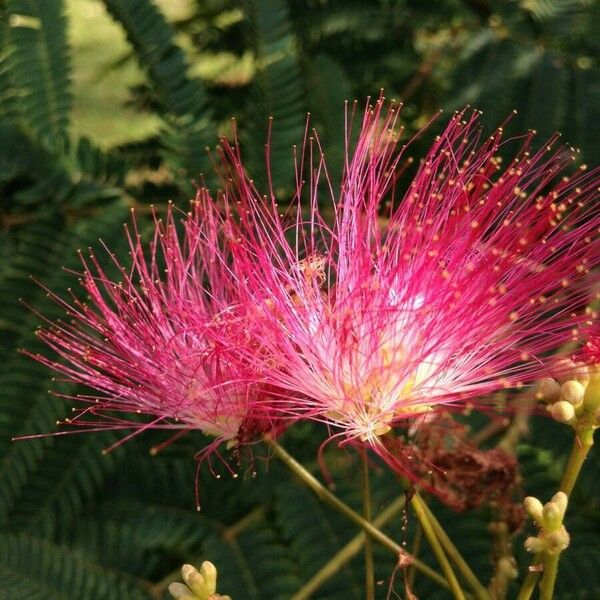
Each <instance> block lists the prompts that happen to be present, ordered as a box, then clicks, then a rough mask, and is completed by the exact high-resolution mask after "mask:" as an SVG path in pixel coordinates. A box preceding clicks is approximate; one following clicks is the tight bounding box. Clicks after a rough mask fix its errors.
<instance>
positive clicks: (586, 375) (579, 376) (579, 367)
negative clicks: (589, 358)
mask: <svg viewBox="0 0 600 600" xmlns="http://www.w3.org/2000/svg"><path fill="white" fill-rule="evenodd" d="M573 378H574V379H576V380H577V381H578V382H579V383H581V385H583V387H587V384H588V383H589V382H590V368H589V367H588V366H587V365H586V364H585V363H582V362H577V363H575V372H574V373H573Z"/></svg>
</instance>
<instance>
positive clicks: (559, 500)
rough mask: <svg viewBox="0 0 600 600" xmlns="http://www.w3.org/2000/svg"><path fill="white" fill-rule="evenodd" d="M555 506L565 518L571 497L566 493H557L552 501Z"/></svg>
mask: <svg viewBox="0 0 600 600" xmlns="http://www.w3.org/2000/svg"><path fill="white" fill-rule="evenodd" d="M551 502H553V503H554V504H556V505H557V506H558V507H559V508H560V511H561V513H562V516H563V517H564V516H565V513H566V512H567V505H568V504H569V497H568V496H567V495H566V494H565V493H564V492H556V494H554V496H552V500H551Z"/></svg>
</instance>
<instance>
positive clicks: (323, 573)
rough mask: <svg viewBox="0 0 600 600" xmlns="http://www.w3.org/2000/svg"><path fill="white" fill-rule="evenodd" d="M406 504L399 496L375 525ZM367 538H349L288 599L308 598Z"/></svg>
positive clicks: (348, 559)
mask: <svg viewBox="0 0 600 600" xmlns="http://www.w3.org/2000/svg"><path fill="white" fill-rule="evenodd" d="M405 506H406V497H405V496H400V497H399V498H397V499H396V500H394V502H392V503H391V504H390V505H389V506H388V507H387V508H386V509H385V510H384V511H382V512H381V514H379V515H378V516H377V517H375V519H374V520H373V525H374V526H375V527H383V526H384V525H385V524H386V523H388V522H389V521H390V520H391V519H392V518H393V517H395V516H396V515H397V514H398V513H399V512H400V511H401V510H402V509H403V508H404V507H405ZM367 539H369V538H368V537H367V536H366V535H365V534H364V533H359V534H358V535H357V536H355V537H354V538H353V539H352V540H350V541H349V542H348V543H347V544H346V545H345V546H344V547H343V548H342V549H341V550H340V551H339V552H338V553H337V554H336V555H335V556H333V557H332V558H331V559H330V560H329V561H328V562H327V563H326V564H325V565H323V567H322V568H321V569H319V571H318V572H317V573H315V574H314V575H313V576H312V577H311V578H310V579H309V580H308V581H307V582H306V583H305V584H304V585H303V586H302V587H301V588H300V589H299V590H298V591H297V592H296V593H295V594H294V595H293V596H292V597H291V599H290V600H308V598H310V597H311V596H312V595H313V594H314V593H315V592H316V591H317V590H318V589H319V588H320V587H321V586H322V585H323V584H324V583H325V582H326V581H327V580H328V579H330V578H331V577H333V576H334V575H335V574H336V573H338V572H339V570H340V569H341V568H342V567H343V566H344V565H345V564H346V563H348V562H349V561H350V560H351V559H352V558H353V557H354V556H356V554H358V553H359V552H360V549H361V548H362V546H363V544H364V543H365V541H366V540H367Z"/></svg>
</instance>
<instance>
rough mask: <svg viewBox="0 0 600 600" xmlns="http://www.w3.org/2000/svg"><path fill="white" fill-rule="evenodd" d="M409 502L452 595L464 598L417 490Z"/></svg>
mask: <svg viewBox="0 0 600 600" xmlns="http://www.w3.org/2000/svg"><path fill="white" fill-rule="evenodd" d="M410 503H411V506H412V508H413V510H414V511H415V515H416V517H417V519H418V520H419V523H420V524H421V527H422V528H423V533H424V534H425V537H426V538H427V541H428V542H429V545H430V546H431V549H432V550H433V553H434V554H435V557H436V559H437V561H438V563H439V565H440V568H441V569H442V572H443V574H444V577H445V578H446V581H447V582H448V585H449V586H450V591H451V592H452V595H453V596H454V598H455V599H456V600H465V595H464V593H463V591H462V589H461V587H460V583H459V582H458V579H457V578H456V575H455V574H454V571H453V569H452V565H451V564H450V561H449V560H448V557H447V556H446V553H445V552H444V548H443V547H442V544H441V543H440V540H439V538H438V536H437V534H436V531H435V528H434V526H433V523H432V522H431V520H430V518H429V512H428V510H427V507H426V506H425V502H424V501H423V498H421V496H420V495H419V494H418V492H415V493H414V495H413V496H412V498H411V500H410Z"/></svg>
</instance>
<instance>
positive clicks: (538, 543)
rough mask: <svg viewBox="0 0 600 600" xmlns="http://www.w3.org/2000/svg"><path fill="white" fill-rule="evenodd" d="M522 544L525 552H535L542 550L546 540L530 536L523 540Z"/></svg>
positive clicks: (544, 547)
mask: <svg viewBox="0 0 600 600" xmlns="http://www.w3.org/2000/svg"><path fill="white" fill-rule="evenodd" d="M524 546H525V550H527V552H532V553H534V554H537V553H538V552H543V551H544V550H545V549H546V542H545V540H544V539H543V538H539V537H534V536H531V537H528V538H527V539H526V540H525V544H524Z"/></svg>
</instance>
